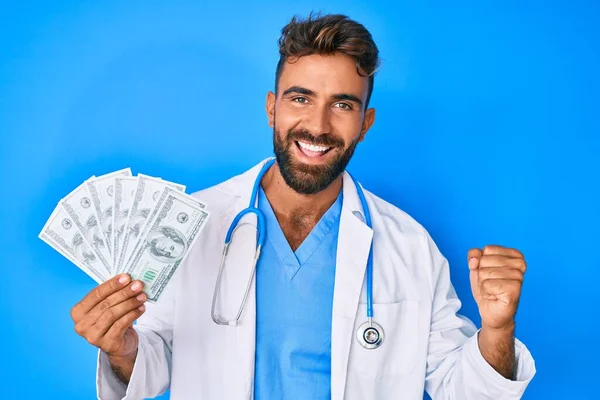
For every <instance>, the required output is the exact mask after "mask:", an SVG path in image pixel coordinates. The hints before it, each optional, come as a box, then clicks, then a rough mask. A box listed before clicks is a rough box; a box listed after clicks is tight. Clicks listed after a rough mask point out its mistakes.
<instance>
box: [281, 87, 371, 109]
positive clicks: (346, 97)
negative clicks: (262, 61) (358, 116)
mask: <svg viewBox="0 0 600 400" xmlns="http://www.w3.org/2000/svg"><path fill="white" fill-rule="evenodd" d="M291 93H297V94H303V95H305V96H314V95H316V92H315V91H313V90H310V89H307V88H304V87H302V86H291V87H289V88H288V89H286V90H285V91H284V92H283V94H282V96H286V95H288V94H291ZM331 98H333V99H334V100H347V101H352V102H354V103H356V104H358V105H359V106H360V107H362V105H363V102H362V100H361V99H360V98H358V97H357V96H355V95H353V94H350V93H337V94H334V95H332V96H331Z"/></svg>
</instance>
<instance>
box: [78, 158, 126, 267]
mask: <svg viewBox="0 0 600 400" xmlns="http://www.w3.org/2000/svg"><path fill="white" fill-rule="evenodd" d="M117 176H131V169H130V168H125V169H121V170H119V171H115V172H111V173H110V174H106V175H102V176H99V177H97V178H95V179H90V180H88V181H87V187H88V190H89V191H90V195H91V196H92V204H93V205H94V210H95V211H96V215H97V216H98V222H99V223H100V227H101V228H102V233H103V234H104V240H105V243H106V245H107V247H108V252H109V253H110V255H111V258H110V259H109V260H110V261H111V262H112V260H113V259H112V230H113V229H112V223H113V218H112V212H113V205H114V192H115V177H117Z"/></svg>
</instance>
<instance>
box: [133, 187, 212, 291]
mask: <svg viewBox="0 0 600 400" xmlns="http://www.w3.org/2000/svg"><path fill="white" fill-rule="evenodd" d="M204 208H205V205H204V204H202V203H201V202H200V201H198V200H197V199H195V198H194V197H192V196H190V195H187V194H185V193H181V192H178V191H175V190H172V189H170V188H166V189H165V190H164V191H163V193H162V195H161V199H160V200H159V202H158V205H157V207H156V208H155V210H154V211H153V215H151V217H150V220H149V222H148V224H147V225H146V228H145V229H144V232H145V234H144V233H143V234H142V240H140V241H139V242H138V245H137V246H136V248H135V249H134V252H133V253H132V256H131V259H130V262H129V263H128V264H127V266H126V267H127V269H126V271H125V272H128V273H129V274H131V276H132V278H133V279H139V280H141V281H142V282H144V292H145V293H146V295H147V296H148V301H150V302H156V301H158V299H159V298H160V295H161V293H162V292H163V290H164V288H165V286H166V285H167V283H169V281H170V279H171V277H172V276H173V274H174V273H175V271H176V270H177V267H179V265H180V264H181V263H182V262H183V261H184V260H185V258H186V257H187V255H188V254H189V249H190V248H191V247H192V246H193V244H194V242H195V240H196V239H197V238H198V236H199V234H200V232H201V231H202V229H203V228H204V226H205V225H206V221H207V220H208V217H209V213H208V212H207V211H206V210H205V209H204Z"/></svg>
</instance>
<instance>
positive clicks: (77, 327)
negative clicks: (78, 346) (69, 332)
mask: <svg viewBox="0 0 600 400" xmlns="http://www.w3.org/2000/svg"><path fill="white" fill-rule="evenodd" d="M74 329H75V333H77V334H78V335H79V336H84V335H85V328H84V327H83V325H82V324H80V323H77V324H75V326H74Z"/></svg>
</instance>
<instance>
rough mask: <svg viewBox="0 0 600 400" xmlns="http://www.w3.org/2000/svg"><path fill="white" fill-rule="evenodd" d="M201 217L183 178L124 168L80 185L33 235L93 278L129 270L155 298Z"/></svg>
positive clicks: (190, 242) (203, 207) (203, 216)
mask: <svg viewBox="0 0 600 400" xmlns="http://www.w3.org/2000/svg"><path fill="white" fill-rule="evenodd" d="M208 217H209V212H208V211H207V209H206V205H205V204H204V203H202V202H200V201H199V200H198V199H196V198H194V197H192V196H190V195H188V194H185V186H184V185H180V184H177V183H173V182H168V181H165V180H163V179H160V178H155V177H151V176H147V175H144V174H138V176H132V174H131V169H130V168H126V169H122V170H120V171H115V172H112V173H110V174H106V175H102V176H99V177H96V176H93V177H91V178H90V179H88V180H86V181H85V182H83V183H82V184H81V185H79V186H78V187H77V188H76V189H75V190H73V191H72V192H71V193H69V194H68V195H67V196H66V197H65V198H63V199H62V200H61V201H60V202H59V203H58V205H57V206H56V208H55V209H54V211H53V212H52V215H51V216H50V218H49V219H48V221H47V222H46V224H45V225H44V228H43V229H42V231H41V232H40V235H39V237H40V239H42V240H43V241H44V242H46V243H47V244H48V245H50V246H51V247H52V248H54V249H55V250H56V251H58V252H59V253H60V254H62V255H63V256H64V257H66V258H67V259H68V260H70V261H71V262H73V263H74V264H75V265H77V266H78V267H79V268H80V269H81V270H83V271H84V272H85V273H87V274H88V275H89V276H90V277H92V278H93V279H94V280H95V281H96V282H98V283H102V282H104V281H106V280H107V279H109V278H111V277H112V276H114V275H117V274H120V273H129V274H130V275H131V276H132V278H133V279H139V280H141V281H142V282H144V292H145V293H146V295H147V296H148V301H150V302H156V301H158V299H159V297H160V295H161V293H162V292H163V290H164V288H165V286H166V285H167V283H168V282H169V280H170V279H171V277H172V276H173V273H174V272H175V271H176V270H177V267H178V266H179V265H180V264H181V262H182V261H183V260H184V259H185V258H186V256H187V254H188V252H189V250H190V248H191V247H192V245H193V244H194V241H195V240H196V238H197V237H198V235H199V233H200V232H201V231H202V228H203V227H204V226H205V225H206V221H207V220H208Z"/></svg>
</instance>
